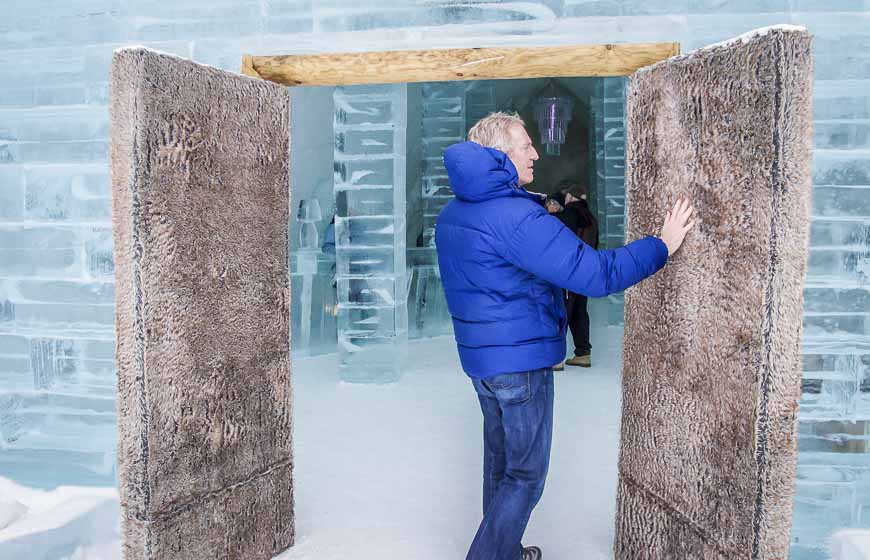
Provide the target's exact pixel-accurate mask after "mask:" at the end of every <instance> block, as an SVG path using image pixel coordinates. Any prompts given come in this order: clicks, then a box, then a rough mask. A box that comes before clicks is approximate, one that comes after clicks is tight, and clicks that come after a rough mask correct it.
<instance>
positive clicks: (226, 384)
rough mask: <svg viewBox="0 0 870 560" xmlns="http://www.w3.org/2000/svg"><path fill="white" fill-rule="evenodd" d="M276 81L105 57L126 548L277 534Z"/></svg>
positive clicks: (282, 120) (282, 277)
mask: <svg viewBox="0 0 870 560" xmlns="http://www.w3.org/2000/svg"><path fill="white" fill-rule="evenodd" d="M289 110H290V108H289V95H288V92H287V89H286V88H283V87H279V86H276V85H274V84H270V83H268V82H265V81H261V80H253V79H250V78H247V77H243V76H238V75H234V74H230V73H228V72H222V71H220V70H217V69H214V68H209V67H205V66H201V65H198V64H194V63H192V62H189V61H185V60H181V59H178V58H175V57H172V56H168V55H162V54H157V53H154V52H151V51H148V50H145V49H141V48H135V49H124V50H121V51H118V52H117V53H116V54H115V57H114V60H113V62H112V71H111V104H110V113H111V148H110V158H111V177H112V197H113V200H112V204H113V217H112V220H113V230H114V251H115V282H116V294H117V295H116V313H117V316H116V328H117V365H118V431H119V433H118V464H119V479H120V495H121V506H122V511H123V516H122V517H123V553H124V557H125V558H127V559H148V560H152V559H154V560H156V559H173V560H179V559H186V558H190V559H202V558H238V559H245V560H250V559H257V558H271V557H272V556H273V555H275V554H277V553H278V552H280V551H281V550H283V549H285V548H286V547H288V546H290V545H291V544H292V543H293V538H294V518H293V491H292V488H293V479H292V467H293V455H292V449H291V394H290V341H289V325H288V322H289V295H288V294H289V285H288V254H287V224H288V208H289V196H288V195H289V193H288V189H289V142H290V136H289Z"/></svg>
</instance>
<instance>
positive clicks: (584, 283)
mask: <svg viewBox="0 0 870 560" xmlns="http://www.w3.org/2000/svg"><path fill="white" fill-rule="evenodd" d="M444 165H445V166H446V167H447V173H448V174H449V176H450V185H451V186H452V187H453V192H454V193H455V194H456V198H455V199H454V200H452V201H450V203H449V204H447V206H445V207H444V209H443V210H442V211H441V215H440V216H438V222H437V224H436V226H435V244H436V246H437V249H438V264H439V266H440V268H441V281H442V283H443V285H444V292H445V294H446V296H447V306H448V307H449V309H450V314H451V315H452V317H453V327H454V333H455V336H456V343H457V345H458V346H459V358H460V360H461V362H462V367H463V369H464V370H465V372H466V373H467V374H468V375H469V376H471V377H477V378H486V377H491V376H493V375H498V374H500V373H512V372H520V371H530V370H534V369H540V368H547V367H551V366H553V365H554V364H557V363H559V362H561V361H562V360H563V359H565V332H566V320H565V306H564V303H563V301H562V288H567V289H568V290H570V291H572V292H575V293H578V294H583V295H586V296H591V297H601V296H605V295H607V294H612V293H614V292H619V291H622V290H624V289H626V288H628V287H629V286H632V285H633V284H636V283H638V282H640V281H641V280H643V279H644V278H646V277H647V276H650V275H651V274H653V273H655V272H656V271H658V270H659V269H660V268H661V267H663V266H664V265H665V262H667V259H668V249H667V247H666V246H665V244H664V242H662V240H660V239H658V238H656V237H646V238H644V239H639V240H637V241H635V242H633V243H629V244H628V245H626V246H625V247H621V248H619V249H616V250H611V251H596V250H594V249H592V248H591V247H589V246H588V245H586V244H584V243H583V242H582V241H580V239H578V237H577V236H576V235H575V234H574V233H573V232H572V231H570V230H569V229H568V228H566V227H565V226H564V225H562V223H561V222H560V221H559V220H557V219H556V218H554V217H553V216H550V215H548V214H547V212H546V210H545V209H544V207H543V206H542V205H541V204H540V203H539V198H538V197H537V196H535V195H533V194H530V193H528V192H526V191H525V190H523V189H521V188H519V187H518V186H517V171H516V168H515V167H514V165H513V163H511V161H510V159H508V157H507V155H506V154H505V153H503V152H501V151H499V150H495V149H492V148H485V147H483V146H481V145H479V144H475V143H474V142H463V143H460V144H455V145H453V146H450V147H449V148H447V150H446V151H445V152H444Z"/></svg>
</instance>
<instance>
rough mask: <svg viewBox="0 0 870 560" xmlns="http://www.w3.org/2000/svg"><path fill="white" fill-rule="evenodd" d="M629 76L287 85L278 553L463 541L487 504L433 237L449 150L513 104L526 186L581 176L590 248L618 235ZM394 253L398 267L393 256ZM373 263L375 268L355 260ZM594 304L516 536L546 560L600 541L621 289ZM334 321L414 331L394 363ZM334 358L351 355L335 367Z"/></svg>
mask: <svg viewBox="0 0 870 560" xmlns="http://www.w3.org/2000/svg"><path fill="white" fill-rule="evenodd" d="M625 82H626V79H625V78H622V77H608V78H558V79H549V78H534V79H515V80H478V81H465V82H424V83H416V84H400V85H391V84H384V85H365V86H344V87H296V88H291V98H292V107H293V109H292V111H291V134H292V142H293V147H292V150H291V158H292V159H291V184H292V185H293V197H294V198H293V201H292V207H291V224H290V229H289V231H290V247H291V251H290V255H291V276H292V280H291V286H292V290H293V294H292V297H291V302H292V322H293V323H292V324H293V329H292V336H293V345H292V347H293V372H294V373H293V375H294V402H295V414H294V417H295V434H294V435H295V442H294V443H295V456H296V467H295V469H296V470H295V476H296V484H295V487H296V489H297V490H296V507H297V517H296V518H297V523H298V527H297V534H298V541H297V544H296V546H295V547H294V548H292V549H290V550H289V551H287V552H286V553H284V555H282V556H281V558H288V559H294V558H307V557H316V558H336V559H337V558H347V557H351V556H353V557H355V558H362V559H366V558H379V557H390V558H393V557H396V558H397V557H404V558H418V559H429V558H431V559H433V560H435V559H441V558H459V557H463V556H464V554H465V551H466V549H467V546H468V544H469V543H470V540H471V538H472V537H473V534H474V530H475V528H476V526H477V523H478V522H479V518H480V507H481V506H480V503H481V489H480V479H481V472H482V465H481V461H482V434H481V415H480V412H479V408H478V404H477V400H476V397H475V395H474V392H473V390H472V389H471V386H470V383H469V381H468V379H467V377H466V376H465V375H464V374H463V373H462V370H461V367H460V365H459V363H458V357H457V354H456V348H455V344H454V342H453V338H452V330H451V325H450V319H449V314H448V312H447V309H446V303H445V301H444V295H443V291H442V289H441V285H440V281H439V276H438V269H437V260H436V258H435V249H434V244H433V241H432V235H433V228H434V222H435V219H436V217H437V215H438V212H439V211H440V209H441V208H442V207H443V206H444V205H445V204H446V203H447V202H448V201H449V200H450V199H451V198H452V194H451V192H450V189H449V183H448V182H447V179H446V172H445V171H444V169H443V165H442V164H441V152H442V151H443V149H444V148H445V147H446V146H448V145H450V144H452V143H454V142H458V141H461V140H463V139H464V138H465V135H466V133H467V130H468V129H469V128H470V126H471V125H473V124H474V122H476V121H477V120H478V119H479V118H481V117H483V116H485V115H486V114H488V113H490V112H492V111H495V110H507V111H516V112H518V113H519V114H520V116H521V117H523V119H524V120H525V121H526V124H527V127H528V129H529V133H530V136H531V137H532V138H533V140H535V143H536V148H537V149H538V151H539V153H540V154H541V159H540V160H539V162H538V164H537V165H536V168H537V171H536V180H535V182H534V183H533V184H531V185H529V187H528V188H529V189H530V190H534V191H536V192H543V193H554V192H555V191H556V190H557V189H558V185H559V184H560V183H562V182H563V181H565V180H568V179H571V180H575V181H578V182H580V183H582V184H584V185H586V186H587V189H588V192H589V200H590V206H591V208H592V210H593V211H594V212H595V213H596V215H597V217H598V221H599V224H600V244H601V246H602V247H613V246H618V245H621V244H622V243H623V242H624V219H625V204H624V200H625V198H624V191H625V187H624V146H625V135H624V92H625V89H624V88H625ZM553 86H555V87H556V88H558V92H559V94H560V95H562V96H564V97H565V98H567V99H568V100H570V102H571V106H572V111H571V121H570V122H569V124H568V127H567V131H566V132H567V134H566V138H565V143H564V144H563V145H561V146H560V149H559V152H560V153H559V155H547V148H546V147H545V146H544V145H542V144H541V136H540V134H539V130H538V125H537V123H536V122H535V118H534V110H533V107H534V102H535V99H536V97H538V96H539V95H540V94H541V92H542V91H543V90H544V89H545V88H548V87H553ZM391 189H392V191H391ZM360 190H362V191H363V192H362V193H360V192H359V191H360ZM396 190H399V191H401V192H398V193H397V192H395V191H396ZM402 202H404V207H402ZM315 240H316V241H315ZM354 243H356V245H355V244H354ZM341 251H347V252H349V253H351V254H352V258H351V259H349V261H350V262H349V263H348V264H345V265H344V266H345V267H346V268H344V269H342V265H341V264H339V265H338V266H337V265H336V258H335V257H336V252H339V253H340V252H341ZM399 253H401V254H399ZM385 255H386V256H385ZM354 259H355V260H354ZM402 259H404V262H405V266H406V271H407V272H406V277H405V280H404V282H402V281H401V274H397V273H396V268H395V263H396V262H401V260H402ZM365 261H376V262H377V263H379V264H380V265H381V266H382V267H383V268H382V269H380V270H378V269H375V268H374V267H373V265H372V264H371V263H370V264H369V265H367V266H369V267H370V268H367V269H363V268H362V266H363V265H361V264H357V263H361V262H365ZM354 267H355V268H354ZM360 272H365V273H364V274H360ZM403 286H404V293H402V287H403ZM397 297H403V298H404V301H405V302H406V303H405V306H404V307H405V309H404V310H402V309H401V305H400V303H401V302H399V305H397V304H396V299H397ZM339 302H342V303H343V304H344V305H343V306H342V305H339ZM342 307H349V308H350V309H351V310H350V311H343V310H342ZM403 314H404V320H405V321H406V326H405V327H404V328H405V333H402V332H399V331H400V330H401V328H402V325H401V321H402V319H401V318H402V317H403ZM385 317H389V318H388V319H387V320H384V318H385ZM396 317H399V318H400V319H399V320H398V321H397V320H396ZM590 317H591V322H592V337H591V338H592V340H591V341H592V344H593V360H594V361H593V367H592V368H591V369H588V370H587V369H581V368H571V367H569V368H568V369H567V371H565V372H564V373H562V374H559V376H558V377H557V380H556V382H557V389H556V399H557V400H556V420H555V433H554V446H553V454H552V463H551V470H550V477H549V479H548V486H547V491H546V492H545V494H544V498H543V500H542V502H541V504H540V505H539V506H538V509H537V510H536V513H535V515H534V516H533V520H532V523H531V525H530V528H529V532H528V539H529V540H528V542H530V543H531V542H532V541H535V540H537V541H538V542H544V543H547V548H548V555H553V556H554V557H566V558H568V557H576V556H578V555H581V556H583V557H590V558H598V557H600V558H608V557H610V555H611V554H612V552H611V551H612V543H613V532H614V522H613V518H614V513H615V495H616V481H617V455H618V446H619V443H618V442H619V413H620V379H619V374H620V371H621V357H620V356H621V354H620V346H621V341H622V330H621V323H622V298H621V296H611V297H610V298H607V299H603V300H593V301H591V302H590ZM373 318H376V319H377V320H373ZM340 330H342V332H345V331H350V332H351V333H354V334H353V336H356V337H360V338H361V336H360V333H361V332H364V331H368V332H369V333H371V334H370V336H374V337H377V336H378V335H383V337H384V338H387V337H390V336H395V335H397V334H398V335H399V336H401V335H403V334H404V336H407V338H408V339H409V342H408V344H407V354H406V355H404V356H402V357H401V358H402V361H401V365H399V366H397V367H398V368H399V370H398V371H394V370H392V369H391V367H392V366H391V364H390V363H389V362H387V361H385V360H383V359H379V360H376V361H374V362H373V366H374V367H371V365H372V364H371V363H365V362H362V363H361V362H360V361H354V360H357V357H356V356H352V355H351V356H348V354H349V353H348V352H346V348H342V346H343V345H345V346H346V345H348V344H356V343H357V342H358V340H359V338H356V339H351V340H349V339H348V337H346V336H345V335H341V334H339V331H340ZM571 349H572V347H571V342H570V336H569V352H570V351H571ZM387 357H388V358H392V356H387ZM380 358H383V356H381V357H380ZM342 360H351V362H350V363H351V364H352V367H351V368H345V369H344V370H343V369H342V367H341V365H342V364H341V362H342ZM348 372H349V373H348ZM360 372H362V373H360ZM347 381H367V382H375V383H374V384H368V383H365V384H361V383H347ZM378 382H394V383H391V384H379V383H378ZM548 498H549V499H548ZM578 527H581V528H582V530H580V531H578V530H577V528H578Z"/></svg>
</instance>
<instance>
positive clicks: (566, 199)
mask: <svg viewBox="0 0 870 560" xmlns="http://www.w3.org/2000/svg"><path fill="white" fill-rule="evenodd" d="M559 186H560V190H559V195H558V198H557V200H559V202H560V203H561V205H562V211H561V212H559V213H558V214H556V217H557V218H559V220H560V221H561V222H562V223H563V224H565V227H567V228H568V229H570V230H571V231H573V232H574V233H576V234H577V237H579V238H580V239H581V240H583V242H584V243H586V244H587V245H589V246H590V247H592V248H593V249H598V220H596V219H595V215H594V214H593V213H592V211H591V210H590V209H589V204H588V203H587V202H586V196H587V195H586V188H585V187H584V186H583V185H582V184H580V183H579V182H575V181H563V182H562V184H560V185H559ZM565 293H566V298H565V311H566V313H567V315H568V328H569V329H570V330H571V337H572V338H573V339H574V356H572V357H571V358H568V359H567V360H565V364H567V365H569V366H580V367H591V366H592V344H591V342H590V340H589V311H588V310H587V303H588V298H587V297H586V296H584V295H582V294H577V293H574V292H572V291H569V290H566V291H565Z"/></svg>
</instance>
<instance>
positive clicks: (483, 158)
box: [435, 113, 694, 560]
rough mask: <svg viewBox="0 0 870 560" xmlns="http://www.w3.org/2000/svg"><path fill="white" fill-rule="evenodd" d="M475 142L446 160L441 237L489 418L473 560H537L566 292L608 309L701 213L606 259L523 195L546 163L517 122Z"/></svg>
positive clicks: (683, 208)
mask: <svg viewBox="0 0 870 560" xmlns="http://www.w3.org/2000/svg"><path fill="white" fill-rule="evenodd" d="M468 138H469V141H468V142H463V143H460V144H455V145H453V146H450V147H449V148H447V150H445V152H444V165H445V166H446V168H447V173H448V175H449V176H450V185H451V187H452V188H453V192H454V194H455V195H456V198H455V199H454V200H452V201H451V202H450V203H449V204H447V206H445V207H444V209H443V210H442V212H441V214H440V216H439V217H438V222H437V224H436V227H435V244H436V247H437V250H438V263H439V266H440V269H441V281H442V283H443V285H444V292H445V294H446V296H447V305H448V307H449V309H450V315H451V316H452V317H453V327H454V333H455V337H456V343H457V346H458V348H459V358H460V361H461V363H462V367H463V369H464V370H465V372H466V373H467V374H468V376H469V377H471V381H472V383H473V384H474V388H475V390H476V391H477V396H478V400H479V401H480V408H481V411H482V412H483V432H484V460H483V469H484V475H483V520H482V521H481V523H480V527H479V528H478V530H477V534H476V535H475V537H474V541H473V542H472V543H471V548H470V549H469V551H468V556H467V560H538V559H540V558H541V550H540V549H539V548H538V547H534V546H532V547H527V548H523V545H522V544H521V541H522V537H523V533H524V532H525V529H526V525H527V524H528V521H529V517H530V516H531V513H532V509H533V508H534V507H535V505H536V504H537V503H538V500H539V499H540V497H541V494H542V493H543V490H544V481H545V479H546V476H547V470H548V467H549V462H550V442H551V440H552V433H553V430H552V428H553V371H552V368H553V365H555V364H558V363H559V362H561V361H562V360H563V359H564V357H565V333H566V328H565V327H566V318H565V306H564V304H563V302H562V289H567V290H570V291H572V292H574V293H578V294H582V295H585V296H589V297H602V296H606V295H608V294H611V293H614V292H619V291H622V290H625V289H626V288H628V287H630V286H632V285H634V284H636V283H638V282H640V281H641V280H643V279H644V278H646V277H648V276H650V275H652V274H654V273H655V272H656V271H658V270H659V269H660V268H662V267H663V266H664V265H665V263H666V262H667V259H668V256H669V255H671V254H673V252H674V251H676V250H677V249H678V248H679V247H680V245H681V244H682V242H683V239H684V237H685V235H686V233H687V232H688V231H689V229H691V227H692V226H693V225H694V222H689V219H690V216H691V213H692V208H691V206H690V204H689V202H688V201H687V200H684V199H681V200H679V201H678V202H677V204H676V206H675V207H674V209H673V211H671V212H669V213H668V215H667V216H666V218H665V223H664V227H663V228H662V232H661V235H660V236H659V237H646V238H644V239H639V240H637V241H634V242H632V243H629V244H628V245H626V246H624V247H620V248H619V249H615V250H610V251H596V250H594V249H592V248H591V247H589V246H588V245H586V244H585V243H583V242H582V241H581V240H580V239H578V238H577V236H576V235H575V234H574V232H572V231H570V230H569V229H567V228H566V227H565V226H564V225H562V223H561V222H559V220H557V219H556V218H554V217H552V216H549V215H548V214H547V211H546V210H545V209H544V207H543V206H542V204H541V199H540V196H539V195H536V194H533V193H530V192H528V191H526V190H525V189H523V185H526V184H528V183H531V182H532V180H533V179H534V162H535V161H536V160H537V159H538V154H537V152H536V151H535V148H534V146H533V145H532V141H531V140H530V139H529V136H528V134H527V133H526V129H525V125H524V123H523V121H522V120H521V119H520V118H519V117H518V116H516V115H510V114H506V113H493V114H491V115H489V116H488V117H485V118H484V119H481V120H480V121H479V122H478V123H477V124H476V125H475V126H474V127H472V129H471V130H470V131H469V133H468Z"/></svg>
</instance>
